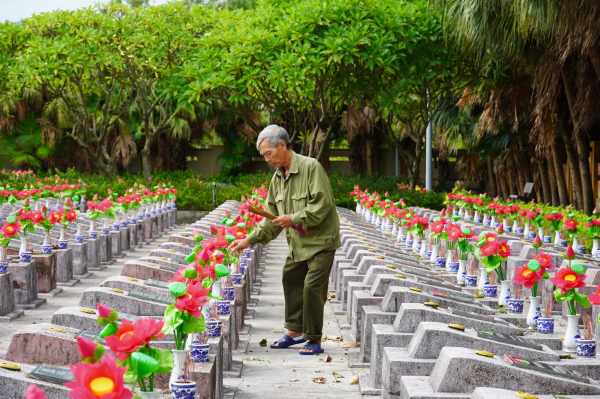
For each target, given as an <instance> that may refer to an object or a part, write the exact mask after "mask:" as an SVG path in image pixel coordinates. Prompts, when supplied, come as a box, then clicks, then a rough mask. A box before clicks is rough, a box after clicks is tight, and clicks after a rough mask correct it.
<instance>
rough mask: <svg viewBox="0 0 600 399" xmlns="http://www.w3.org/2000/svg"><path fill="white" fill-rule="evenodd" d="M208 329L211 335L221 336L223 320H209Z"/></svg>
mask: <svg viewBox="0 0 600 399" xmlns="http://www.w3.org/2000/svg"><path fill="white" fill-rule="evenodd" d="M206 331H207V332H208V336H209V337H220V336H221V320H209V321H208V322H207V323H206Z"/></svg>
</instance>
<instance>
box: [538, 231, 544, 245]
mask: <svg viewBox="0 0 600 399" xmlns="http://www.w3.org/2000/svg"><path fill="white" fill-rule="evenodd" d="M538 236H540V240H542V242H543V241H544V228H543V227H538Z"/></svg>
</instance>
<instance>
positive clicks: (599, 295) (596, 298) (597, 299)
mask: <svg viewBox="0 0 600 399" xmlns="http://www.w3.org/2000/svg"><path fill="white" fill-rule="evenodd" d="M588 299H589V300H590V303H591V304H592V305H600V284H598V286H597V287H596V293H595V294H590V295H588Z"/></svg>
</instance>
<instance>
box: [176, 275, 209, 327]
mask: <svg viewBox="0 0 600 399" xmlns="http://www.w3.org/2000/svg"><path fill="white" fill-rule="evenodd" d="M209 292H210V288H206V289H203V288H202V284H199V283H198V284H187V293H186V294H185V295H182V296H180V297H179V298H177V302H176V303H175V308H177V310H181V311H186V312H188V313H189V314H191V315H192V316H194V317H197V318H199V319H201V318H202V312H201V310H200V308H201V307H202V306H204V304H205V303H206V302H208V297H207V296H206V295H208V293H209Z"/></svg>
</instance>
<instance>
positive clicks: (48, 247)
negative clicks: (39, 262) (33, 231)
mask: <svg viewBox="0 0 600 399" xmlns="http://www.w3.org/2000/svg"><path fill="white" fill-rule="evenodd" d="M51 253H52V243H51V242H50V231H49V230H47V231H45V232H44V242H43V243H42V254H44V255H50V254H51Z"/></svg>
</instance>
